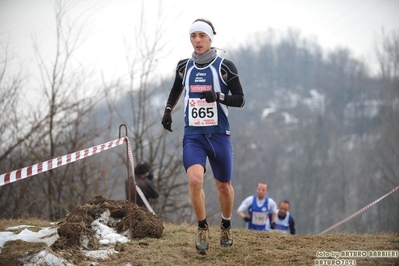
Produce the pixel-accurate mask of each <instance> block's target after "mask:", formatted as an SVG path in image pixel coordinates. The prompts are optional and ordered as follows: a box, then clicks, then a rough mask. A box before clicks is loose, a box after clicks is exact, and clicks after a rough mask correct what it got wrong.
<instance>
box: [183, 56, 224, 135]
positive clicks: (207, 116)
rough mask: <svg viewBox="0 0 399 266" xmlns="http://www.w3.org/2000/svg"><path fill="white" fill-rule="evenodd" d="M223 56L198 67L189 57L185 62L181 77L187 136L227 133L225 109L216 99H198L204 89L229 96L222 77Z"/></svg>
mask: <svg viewBox="0 0 399 266" xmlns="http://www.w3.org/2000/svg"><path fill="white" fill-rule="evenodd" d="M222 62H223V58H221V57H219V56H217V57H216V58H215V59H214V60H213V62H212V63H210V64H209V65H208V66H206V67H203V68H199V67H197V66H195V63H194V61H192V60H191V59H190V60H188V61H187V65H186V70H185V74H184V77H183V86H184V104H185V106H184V122H185V129H184V133H185V134H186V135H190V134H211V133H223V134H227V135H230V125H229V121H228V108H227V106H226V105H224V104H220V103H219V102H213V103H207V102H206V100H205V99H200V98H201V93H202V92H204V91H214V92H221V93H224V94H225V95H228V93H229V90H228V88H227V84H226V82H225V81H224V80H223V78H222V77H221V74H220V73H221V65H222Z"/></svg>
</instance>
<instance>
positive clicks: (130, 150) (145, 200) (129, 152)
mask: <svg viewBox="0 0 399 266" xmlns="http://www.w3.org/2000/svg"><path fill="white" fill-rule="evenodd" d="M127 145H128V150H127V153H128V156H129V161H130V165H131V167H132V173H134V163H133V153H132V146H130V141H129V139H128V140H127ZM133 180H134V185H135V188H136V191H137V194H139V196H140V198H141V199H142V201H143V202H144V205H145V206H146V207H147V210H148V211H150V212H151V213H153V214H155V212H154V210H153V209H152V208H151V205H150V203H149V202H148V201H147V198H146V197H145V195H144V193H143V191H142V190H141V188H140V187H139V186H138V185H137V184H136V180H135V179H134V178H133Z"/></svg>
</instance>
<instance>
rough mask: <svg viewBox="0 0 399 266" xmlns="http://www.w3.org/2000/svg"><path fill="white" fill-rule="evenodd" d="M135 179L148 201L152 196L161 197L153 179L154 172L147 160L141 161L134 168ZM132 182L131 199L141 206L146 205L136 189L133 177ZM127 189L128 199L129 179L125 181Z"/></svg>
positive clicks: (127, 195)
mask: <svg viewBox="0 0 399 266" xmlns="http://www.w3.org/2000/svg"><path fill="white" fill-rule="evenodd" d="M134 173H135V180H136V184H137V186H138V187H139V188H140V189H141V191H142V192H143V194H144V196H145V197H146V199H147V201H148V200H149V199H150V198H153V199H156V198H158V197H159V193H158V190H157V188H156V187H155V185H154V183H153V182H152V180H153V178H154V177H153V174H152V171H151V166H150V165H149V164H148V163H146V162H141V163H139V164H138V165H137V166H136V167H135V168H134ZM129 182H130V200H131V201H132V202H135V201H136V204H137V205H138V206H140V207H143V206H144V207H145V205H144V202H143V200H142V199H141V197H140V195H139V194H138V193H137V191H136V187H135V185H134V180H133V178H132V177H130V178H129ZM125 190H126V199H129V184H128V181H126V182H125Z"/></svg>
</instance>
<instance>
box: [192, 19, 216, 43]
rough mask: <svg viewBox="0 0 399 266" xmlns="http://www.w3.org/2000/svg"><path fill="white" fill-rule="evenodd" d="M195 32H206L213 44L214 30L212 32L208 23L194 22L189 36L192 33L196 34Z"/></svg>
mask: <svg viewBox="0 0 399 266" xmlns="http://www.w3.org/2000/svg"><path fill="white" fill-rule="evenodd" d="M195 31H202V32H204V33H205V34H206V35H208V36H209V38H210V39H211V42H212V41H213V30H212V28H211V26H209V24H208V23H206V22H203V21H196V22H194V23H193V24H192V25H191V28H190V32H189V34H190V35H191V33H193V32H195Z"/></svg>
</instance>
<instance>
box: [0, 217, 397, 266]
mask: <svg viewBox="0 0 399 266" xmlns="http://www.w3.org/2000/svg"><path fill="white" fill-rule="evenodd" d="M18 224H34V225H37V226H48V223H47V224H46V222H44V221H40V220H0V231H4V229H5V228H6V227H7V226H14V225H18ZM195 232H196V228H195V226H193V225H188V224H180V225H175V224H165V229H164V232H163V236H162V238H161V239H152V238H146V239H140V240H132V241H130V242H129V243H127V244H117V245H112V246H114V247H115V249H117V250H119V253H117V254H114V255H112V258H111V259H109V260H105V261H104V260H103V261H101V260H99V259H89V260H87V257H85V256H82V254H81V252H80V251H79V250H78V249H76V250H74V251H69V252H64V254H65V253H68V254H69V255H68V258H69V259H70V261H73V263H74V264H76V265H90V263H92V262H98V263H99V264H97V265H126V264H127V263H128V262H130V263H131V264H132V265H215V266H216V265H217V266H219V265H314V263H315V259H316V252H317V251H327V252H331V251H335V252H339V251H344V250H364V251H370V250H399V233H379V234H354V233H331V234H325V235H296V236H291V235H282V234H277V233H265V232H255V231H249V230H246V229H242V228H236V229H234V230H233V233H234V245H233V247H231V248H222V247H220V246H219V229H218V228H217V227H211V239H210V244H211V250H210V252H209V253H208V255H206V256H200V255H197V254H196V252H195V250H194V246H193V241H194V236H195ZM28 247H29V250H31V251H32V249H34V248H33V247H32V245H31V244H30V245H29V246H28V245H27V246H26V247H25V246H24V245H23V244H21V243H17V247H16V246H15V245H13V248H12V249H11V250H7V259H8V260H9V261H11V260H10V258H13V256H14V258H18V257H20V256H21V254H23V253H24V252H21V251H22V250H24V248H28ZM41 248H42V247H41ZM3 249H4V248H3ZM13 250H14V251H13ZM48 250H50V249H48ZM3 251H4V250H3ZM3 251H2V253H0V265H7V264H6V263H5V256H6V255H5V252H3ZM50 251H51V250H50ZM13 252H15V254H12V253H13ZM57 255H58V256H61V255H60V254H57ZM64 257H65V256H64ZM14 261H15V260H14ZM356 264H357V265H399V258H395V259H386V258H356ZM94 265H96V264H94Z"/></svg>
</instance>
